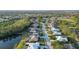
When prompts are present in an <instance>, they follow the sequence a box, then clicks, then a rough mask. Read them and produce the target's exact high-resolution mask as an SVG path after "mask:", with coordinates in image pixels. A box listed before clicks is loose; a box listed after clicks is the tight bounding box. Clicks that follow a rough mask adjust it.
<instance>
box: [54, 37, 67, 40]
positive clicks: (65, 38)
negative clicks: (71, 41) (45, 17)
mask: <svg viewBox="0 0 79 59" xmlns="http://www.w3.org/2000/svg"><path fill="white" fill-rule="evenodd" d="M56 39H57V40H58V41H68V39H67V37H66V36H56Z"/></svg>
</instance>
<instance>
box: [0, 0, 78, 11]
mask: <svg viewBox="0 0 79 59" xmlns="http://www.w3.org/2000/svg"><path fill="white" fill-rule="evenodd" d="M78 4H79V1H78V0H0V10H76V9H77V10H79V5H78Z"/></svg>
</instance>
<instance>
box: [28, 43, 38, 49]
mask: <svg viewBox="0 0 79 59" xmlns="http://www.w3.org/2000/svg"><path fill="white" fill-rule="evenodd" d="M38 47H39V42H36V43H29V47H28V49H38Z"/></svg>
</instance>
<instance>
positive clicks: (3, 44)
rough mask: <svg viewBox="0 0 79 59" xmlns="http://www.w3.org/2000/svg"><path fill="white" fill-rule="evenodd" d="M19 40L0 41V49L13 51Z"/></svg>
mask: <svg viewBox="0 0 79 59" xmlns="http://www.w3.org/2000/svg"><path fill="white" fill-rule="evenodd" d="M20 40H21V36H17V37H10V38H7V39H3V40H0V49H13V48H14V46H15V45H16V44H18V43H19V42H20Z"/></svg>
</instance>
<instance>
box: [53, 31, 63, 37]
mask: <svg viewBox="0 0 79 59" xmlns="http://www.w3.org/2000/svg"><path fill="white" fill-rule="evenodd" d="M53 35H55V36H59V35H62V33H61V32H60V31H53Z"/></svg>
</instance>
